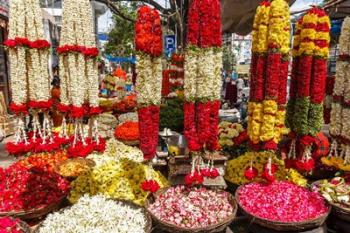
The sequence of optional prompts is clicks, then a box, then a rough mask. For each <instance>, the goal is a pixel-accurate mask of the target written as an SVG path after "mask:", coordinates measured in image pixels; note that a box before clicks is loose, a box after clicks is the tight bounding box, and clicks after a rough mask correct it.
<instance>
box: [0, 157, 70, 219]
mask: <svg viewBox="0 0 350 233" xmlns="http://www.w3.org/2000/svg"><path fill="white" fill-rule="evenodd" d="M69 189H70V187H69V182H68V181H66V180H65V179H63V178H62V177H60V176H59V175H58V174H56V173H54V172H49V171H45V170H43V169H41V168H36V167H34V168H27V167H24V166H22V165H21V164H19V163H15V164H13V165H11V166H10V167H8V168H6V169H1V168H0V216H11V217H17V218H21V219H34V218H38V217H41V216H44V215H46V214H48V213H50V212H52V211H54V210H56V209H58V207H59V205H60V204H61V202H62V200H63V199H64V198H65V197H66V195H67V193H68V192H69Z"/></svg>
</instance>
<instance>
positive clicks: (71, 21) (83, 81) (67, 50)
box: [57, 0, 103, 156]
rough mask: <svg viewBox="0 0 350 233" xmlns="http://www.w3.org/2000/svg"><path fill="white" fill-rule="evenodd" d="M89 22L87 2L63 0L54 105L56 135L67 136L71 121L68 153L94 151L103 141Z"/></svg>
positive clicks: (90, 22) (95, 66)
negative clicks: (57, 123)
mask: <svg viewBox="0 0 350 233" xmlns="http://www.w3.org/2000/svg"><path fill="white" fill-rule="evenodd" d="M93 25H94V23H93V15H92V9H91V5H90V2H89V1H87V0H86V1H82V2H79V3H78V2H76V1H72V0H67V1H65V2H64V4H63V24H62V33H61V41H60V46H59V47H58V48H57V53H58V54H59V58H60V63H61V66H60V67H61V72H60V73H61V103H60V104H59V105H58V107H57V108H58V110H59V111H60V112H61V113H62V115H63V122H62V127H61V132H60V135H59V136H60V138H65V139H67V138H68V135H67V123H66V120H67V118H68V117H70V118H71V119H72V120H73V121H74V136H73V139H72V141H71V145H70V147H69V148H68V151H69V153H70V155H71V156H79V155H80V154H81V153H83V152H84V153H83V154H84V156H86V155H85V154H87V152H86V151H93V150H96V149H97V150H98V149H99V147H100V143H103V142H101V139H100V137H99V135H98V130H97V129H98V125H97V120H96V116H97V115H98V114H100V113H101V110H100V109H99V107H98V67H97V66H98V64H97V56H98V49H97V47H96V40H95V35H94V29H93ZM84 116H89V117H90V123H89V126H90V129H89V132H85V131H84V125H83V120H82V119H83V117H84ZM82 148H84V149H86V148H87V149H86V150H82ZM88 149H89V150H88ZM82 151H83V152H82Z"/></svg>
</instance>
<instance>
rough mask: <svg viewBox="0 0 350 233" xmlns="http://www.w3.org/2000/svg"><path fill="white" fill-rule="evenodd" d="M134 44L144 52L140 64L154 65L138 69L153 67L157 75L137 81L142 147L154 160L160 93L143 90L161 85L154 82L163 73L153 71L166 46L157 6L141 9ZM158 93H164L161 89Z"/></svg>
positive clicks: (139, 50) (145, 156)
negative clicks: (139, 95)
mask: <svg viewBox="0 0 350 233" xmlns="http://www.w3.org/2000/svg"><path fill="white" fill-rule="evenodd" d="M135 44H136V50H137V51H138V52H139V53H140V54H141V55H140V56H139V57H138V59H139V60H140V61H139V63H141V62H142V61H141V60H142V59H151V63H152V67H141V68H139V69H140V70H141V69H151V70H152V72H153V75H154V77H144V78H147V80H140V78H139V80H138V82H137V88H138V91H139V93H140V94H141V96H142V97H143V98H142V100H140V103H139V104H140V106H141V107H140V108H139V109H138V115H139V130H140V149H141V150H142V152H143V154H144V158H145V159H152V158H153V157H154V156H155V154H156V151H157V145H158V132H159V112H160V108H159V106H158V105H156V103H157V104H160V94H161V93H154V95H155V97H154V96H153V95H152V96H150V93H143V91H147V89H151V88H155V90H156V91H158V89H157V87H155V86H154V85H160V83H156V84H152V83H153V82H154V81H153V80H157V79H158V78H160V77H156V76H157V75H161V74H157V73H154V70H157V69H158V67H157V66H159V65H160V64H158V63H157V61H156V59H157V58H158V57H159V56H161V54H162V49H163V44H162V30H161V21H160V16H159V13H158V11H157V10H156V9H152V8H150V7H148V6H143V7H140V8H139V9H138V11H137V21H136V24H135ZM153 59H154V60H153ZM142 71H143V70H141V72H142ZM146 87H147V88H146ZM159 92H161V89H160V90H159ZM158 95H159V96H158Z"/></svg>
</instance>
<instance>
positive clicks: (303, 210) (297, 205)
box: [238, 181, 328, 222]
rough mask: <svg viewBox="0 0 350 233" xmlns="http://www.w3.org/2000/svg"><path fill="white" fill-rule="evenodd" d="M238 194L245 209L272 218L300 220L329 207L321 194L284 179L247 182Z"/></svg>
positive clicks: (311, 217) (283, 220)
mask: <svg viewBox="0 0 350 233" xmlns="http://www.w3.org/2000/svg"><path fill="white" fill-rule="evenodd" d="M238 194H239V202H240V205H241V207H242V208H243V209H244V210H245V211H247V212H248V213H250V214H251V215H254V216H257V217H259V218H263V219H268V220H272V221H279V222H302V221H307V220H312V219H315V218H318V217H320V216H321V215H323V214H325V213H326V212H327V211H328V207H327V206H326V204H325V201H324V199H323V197H322V196H321V195H319V194H318V193H314V192H311V191H309V190H307V189H306V188H303V187H300V186H297V185H295V184H292V183H289V182H286V181H280V182H273V183H271V184H264V183H251V184H247V185H244V186H243V187H242V188H241V189H240V190H239V193H238Z"/></svg>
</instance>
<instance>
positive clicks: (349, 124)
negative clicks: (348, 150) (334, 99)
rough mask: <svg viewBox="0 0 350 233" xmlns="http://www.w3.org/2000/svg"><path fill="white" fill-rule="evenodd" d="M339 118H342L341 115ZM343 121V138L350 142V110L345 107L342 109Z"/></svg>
mask: <svg viewBox="0 0 350 233" xmlns="http://www.w3.org/2000/svg"><path fill="white" fill-rule="evenodd" d="M338 117H340V115H338ZM341 121H342V128H341V136H343V137H344V138H346V139H348V140H350V108H347V107H344V108H343V109H342V115H341Z"/></svg>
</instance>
